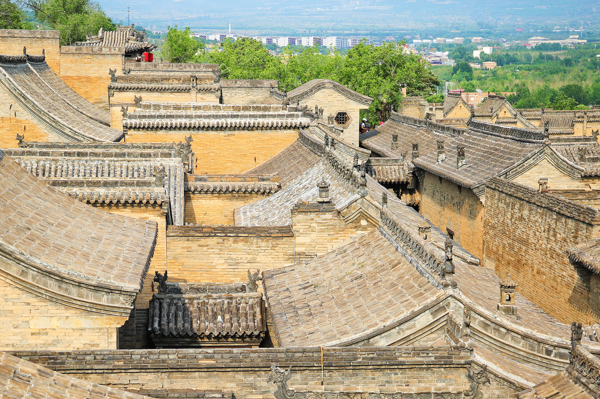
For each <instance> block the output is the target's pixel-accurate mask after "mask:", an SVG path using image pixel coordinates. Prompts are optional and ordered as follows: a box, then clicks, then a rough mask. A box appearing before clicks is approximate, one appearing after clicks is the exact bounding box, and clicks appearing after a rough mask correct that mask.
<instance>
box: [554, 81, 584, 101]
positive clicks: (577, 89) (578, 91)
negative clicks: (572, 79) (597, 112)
mask: <svg viewBox="0 0 600 399" xmlns="http://www.w3.org/2000/svg"><path fill="white" fill-rule="evenodd" d="M560 91H561V92H563V93H565V95H566V96H567V97H571V98H572V99H574V100H575V101H577V102H578V103H579V104H586V103H588V102H589V98H588V94H587V93H586V92H585V89H584V88H583V86H581V85H578V84H574V83H571V84H568V85H565V86H562V87H561V88H560Z"/></svg>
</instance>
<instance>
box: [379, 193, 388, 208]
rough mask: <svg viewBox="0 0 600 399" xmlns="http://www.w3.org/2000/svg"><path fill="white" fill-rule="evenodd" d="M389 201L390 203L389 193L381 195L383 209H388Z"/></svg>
mask: <svg viewBox="0 0 600 399" xmlns="http://www.w3.org/2000/svg"><path fill="white" fill-rule="evenodd" d="M387 201H388V194H387V191H384V192H383V193H381V207H382V208H385V207H387Z"/></svg>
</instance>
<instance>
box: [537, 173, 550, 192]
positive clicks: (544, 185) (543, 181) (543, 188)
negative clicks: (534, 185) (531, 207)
mask: <svg viewBox="0 0 600 399" xmlns="http://www.w3.org/2000/svg"><path fill="white" fill-rule="evenodd" d="M538 184H539V186H540V193H547V192H548V178H547V177H542V178H540V180H538Z"/></svg>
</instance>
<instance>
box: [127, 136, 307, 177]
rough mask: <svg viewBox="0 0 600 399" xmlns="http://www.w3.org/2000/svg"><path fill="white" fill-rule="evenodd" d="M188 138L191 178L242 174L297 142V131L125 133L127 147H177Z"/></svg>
mask: <svg viewBox="0 0 600 399" xmlns="http://www.w3.org/2000/svg"><path fill="white" fill-rule="evenodd" d="M190 134H191V136H192V139H193V140H194V141H192V151H193V152H194V155H195V157H196V162H194V166H195V170H194V173H195V174H227V173H229V174H237V173H243V172H246V171H248V170H250V169H252V168H254V167H256V166H258V165H260V164H261V163H263V162H266V161H268V160H270V159H271V158H273V157H274V156H275V155H277V154H279V153H280V152H281V151H283V150H284V149H285V148H286V147H288V146H290V145H291V144H293V143H294V142H295V141H296V139H297V138H298V131H297V130H231V131H224V132H194V131H185V130H178V131H177V132H170V131H162V130H159V131H143V130H129V131H128V132H127V135H126V138H125V141H126V142H127V143H174V142H176V143H178V142H184V140H185V138H186V137H187V136H189V135H190Z"/></svg>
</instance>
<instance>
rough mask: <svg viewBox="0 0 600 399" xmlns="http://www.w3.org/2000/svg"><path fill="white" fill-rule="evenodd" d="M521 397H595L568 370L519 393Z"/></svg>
mask: <svg viewBox="0 0 600 399" xmlns="http://www.w3.org/2000/svg"><path fill="white" fill-rule="evenodd" d="M517 398H519V399H550V398H552V399H593V398H594V397H593V396H592V395H591V394H589V393H588V392H587V391H586V390H585V389H584V388H583V387H582V386H581V385H579V384H577V383H575V381H573V378H572V377H571V375H570V374H569V373H568V372H567V371H563V372H562V373H559V374H556V375H555V376H552V377H550V378H548V379H547V380H546V381H544V382H541V383H539V384H538V385H536V386H534V387H532V388H529V389H527V390H525V391H523V392H521V393H519V394H518V395H517Z"/></svg>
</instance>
